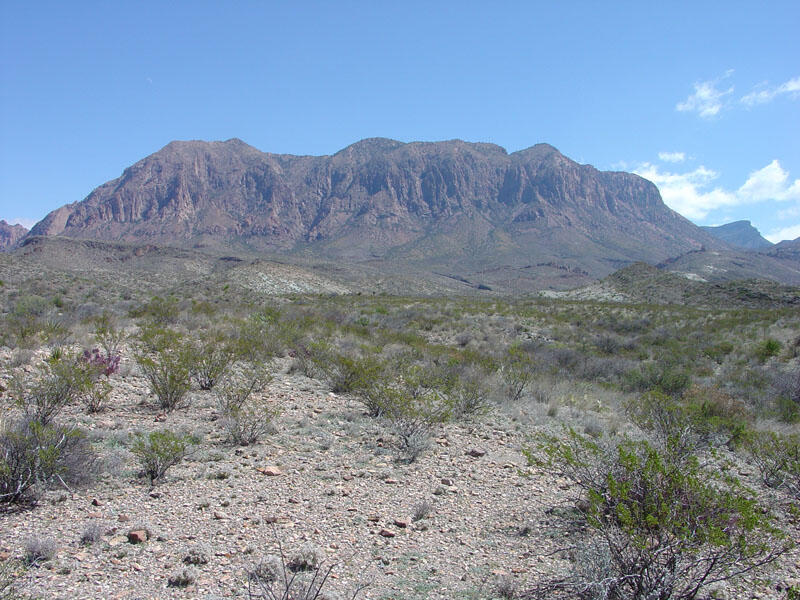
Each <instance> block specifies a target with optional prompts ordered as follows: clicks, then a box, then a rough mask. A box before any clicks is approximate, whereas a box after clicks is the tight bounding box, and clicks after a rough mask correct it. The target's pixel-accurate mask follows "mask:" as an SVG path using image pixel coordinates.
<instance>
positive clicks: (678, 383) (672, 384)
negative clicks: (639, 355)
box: [626, 361, 691, 396]
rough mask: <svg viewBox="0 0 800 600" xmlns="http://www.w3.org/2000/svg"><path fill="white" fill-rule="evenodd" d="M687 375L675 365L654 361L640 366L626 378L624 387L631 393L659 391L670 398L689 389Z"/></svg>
mask: <svg viewBox="0 0 800 600" xmlns="http://www.w3.org/2000/svg"><path fill="white" fill-rule="evenodd" d="M690 381H691V378H690V376H689V373H688V372H686V371H685V370H683V369H681V368H680V367H678V366H676V365H672V364H669V363H666V362H663V361H655V362H650V363H645V364H643V365H640V366H639V367H638V368H637V369H635V370H633V371H630V372H629V373H628V374H627V376H626V387H627V389H629V390H631V391H637V392H649V391H653V390H655V391H659V392H663V393H664V394H668V395H670V396H680V395H681V394H682V393H683V391H684V390H685V389H686V388H687V387H689V383H690Z"/></svg>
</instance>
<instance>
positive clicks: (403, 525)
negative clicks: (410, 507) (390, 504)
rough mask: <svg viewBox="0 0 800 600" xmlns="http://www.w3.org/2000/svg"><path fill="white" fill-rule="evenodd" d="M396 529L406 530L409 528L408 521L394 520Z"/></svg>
mask: <svg viewBox="0 0 800 600" xmlns="http://www.w3.org/2000/svg"><path fill="white" fill-rule="evenodd" d="M394 524H395V527H399V528H400V529H405V528H406V527H408V521H406V520H404V519H395V520H394Z"/></svg>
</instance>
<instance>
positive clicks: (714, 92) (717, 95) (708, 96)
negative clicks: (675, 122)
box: [675, 69, 733, 119]
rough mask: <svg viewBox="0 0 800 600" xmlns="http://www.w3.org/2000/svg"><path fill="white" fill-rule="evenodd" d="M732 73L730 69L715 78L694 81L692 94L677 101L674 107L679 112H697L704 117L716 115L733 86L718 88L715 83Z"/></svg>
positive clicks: (717, 83) (708, 117) (731, 91)
mask: <svg viewBox="0 0 800 600" xmlns="http://www.w3.org/2000/svg"><path fill="white" fill-rule="evenodd" d="M732 74H733V70H732V69H731V70H728V71H726V72H725V74H724V75H723V76H722V77H719V78H717V79H713V80H711V81H701V82H699V83H695V84H694V94H692V95H691V96H689V97H688V98H686V100H684V101H683V102H678V104H676V105H675V109H676V110H678V111H680V112H697V114H699V115H700V116H701V117H703V118H704V119H710V118H711V117H714V116H716V115H717V114H719V111H720V110H722V107H723V105H724V102H725V100H726V97H727V96H730V95H731V94H733V86H731V87H729V88H728V89H726V90H718V89H717V85H719V84H720V83H721V82H722V81H723V80H724V79H727V78H728V77H730V76H731V75H732Z"/></svg>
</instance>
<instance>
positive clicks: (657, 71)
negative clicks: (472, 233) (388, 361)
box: [0, 0, 800, 241]
mask: <svg viewBox="0 0 800 600" xmlns="http://www.w3.org/2000/svg"><path fill="white" fill-rule="evenodd" d="M655 4H656V3H642V2H636V3H633V2H631V3H625V2H614V3H608V2H563V3H562V2H531V1H528V2H470V1H464V0H461V1H458V2H430V1H428V2H414V1H406V2H382V1H376V0H373V1H370V2H302V1H298V2H291V3H289V2H284V3H278V2H253V3H248V2H234V3H227V2H202V1H195V2H170V3H166V2H139V3H113V2H103V3H100V2H98V3H92V2H75V3H72V2H52V3H50V2H38V3H37V2H14V1H12V0H5V1H4V2H2V3H0V218H5V219H7V220H14V221H21V222H23V223H25V224H28V225H30V224H31V223H32V222H35V221H37V220H39V219H41V218H42V217H44V215H45V214H47V212H49V211H50V210H53V209H55V208H57V207H58V206H61V205H63V204H66V203H69V202H74V201H77V200H81V199H83V198H84V197H85V196H86V195H87V194H88V193H89V192H90V191H91V190H92V189H93V188H94V187H96V186H98V185H100V184H101V183H103V182H105V181H107V180H109V179H113V178H115V177H117V176H119V175H120V173H121V172H122V170H123V169H124V168H125V167H127V166H129V165H131V164H132V163H134V162H136V161H137V160H139V159H141V158H143V157H144V156H146V155H148V154H150V153H152V152H155V151H156V150H158V149H159V148H161V147H162V146H164V145H165V144H167V143H168V142H169V141H171V140H174V139H206V140H220V139H221V140H224V139H229V138H232V137H239V138H241V139H243V140H244V141H246V142H248V143H249V144H251V145H253V146H255V147H257V148H259V149H261V150H264V151H268V152H286V153H295V154H329V153H332V152H335V151H337V150H339V149H341V148H342V147H344V146H346V145H348V144H350V143H352V142H354V141H357V140H359V139H362V138H365V137H373V136H383V137H391V138H395V139H399V140H402V141H414V140H444V139H453V138H460V139H465V140H468V141H487V142H494V143H496V144H500V145H501V146H504V147H505V148H507V149H508V150H509V151H515V150H520V149H522V148H526V147H528V146H531V145H533V144H535V143H538V142H548V143H550V144H553V145H554V146H556V147H557V148H559V149H560V150H561V151H562V152H563V153H564V154H566V155H567V156H569V157H571V158H573V159H575V160H577V161H579V162H583V163H590V164H592V165H594V166H596V167H597V168H599V169H615V170H630V171H635V172H637V173H640V174H642V175H643V176H646V177H648V178H649V179H651V180H653V181H654V182H655V183H656V184H657V185H658V186H659V188H660V189H661V192H662V196H663V197H664V199H665V201H666V202H667V204H669V205H670V206H672V207H673V208H675V209H676V210H678V211H679V212H680V213H681V214H683V215H684V216H686V217H689V218H691V219H692V220H694V221H695V222H697V223H698V224H720V223H724V222H727V221H731V220H736V219H750V220H751V221H752V222H753V223H754V225H756V227H758V228H759V229H760V230H761V232H762V233H763V234H764V235H766V236H767V237H769V238H770V239H772V240H774V241H777V240H779V239H792V238H795V237H798V236H800V143H798V138H799V137H800V3H798V2H796V0H795V1H794V2H770V3H763V2H752V3H747V2H735V1H729V2H724V3H723V2H685V3H683V2H665V3H659V4H660V5H659V6H655Z"/></svg>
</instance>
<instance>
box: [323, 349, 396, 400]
mask: <svg viewBox="0 0 800 600" xmlns="http://www.w3.org/2000/svg"><path fill="white" fill-rule="evenodd" d="M309 350H310V351H311V360H312V362H313V363H314V366H315V368H316V369H317V370H319V372H320V373H322V375H323V376H324V378H325V380H326V381H327V382H328V384H329V385H330V387H331V391H333V392H335V393H337V394H343V393H348V392H353V391H356V390H361V389H364V388H365V387H369V386H370V385H371V382H372V381H373V380H374V379H377V378H380V376H381V366H382V365H381V362H380V360H379V359H378V358H377V357H376V356H375V355H374V354H372V353H369V352H368V354H367V356H358V355H356V354H355V353H349V352H342V351H337V350H336V349H334V348H333V347H332V346H331V345H330V344H328V343H325V342H317V343H315V344H312V345H311V347H310V348H309Z"/></svg>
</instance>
